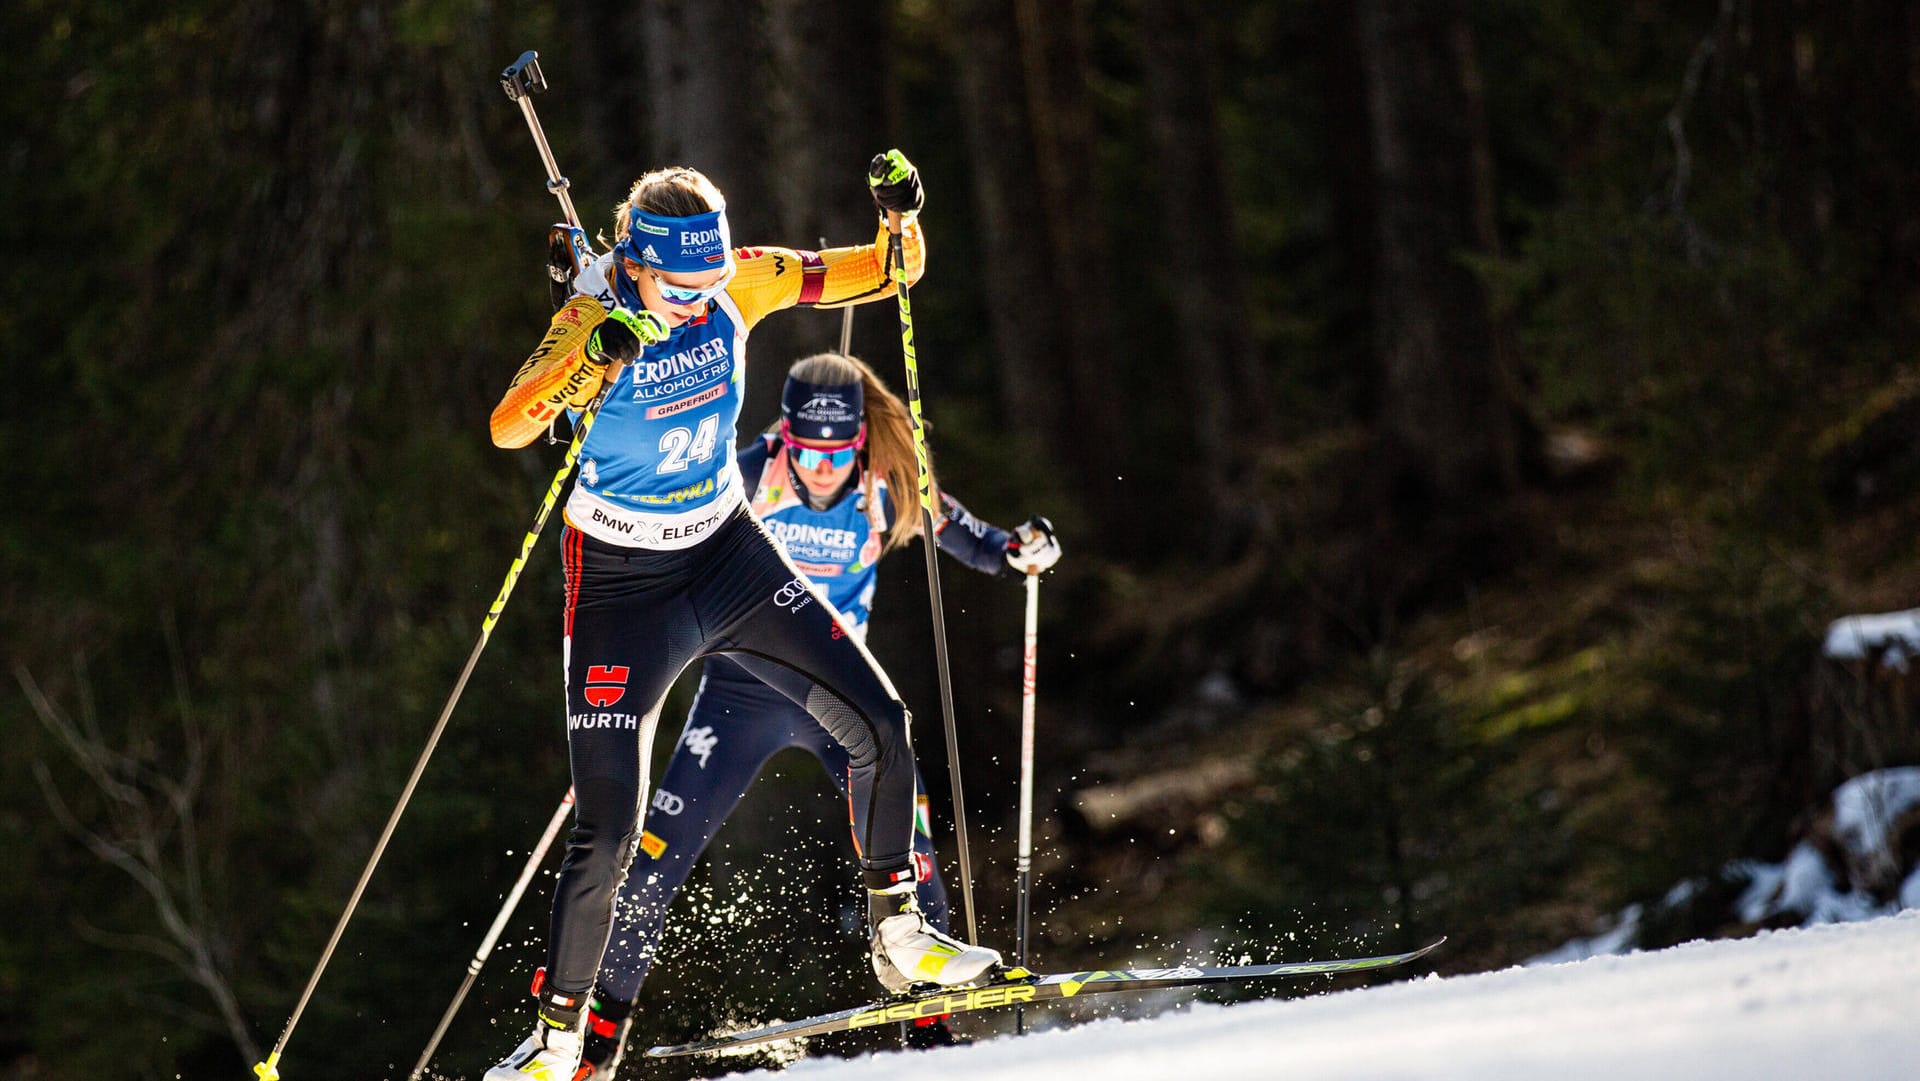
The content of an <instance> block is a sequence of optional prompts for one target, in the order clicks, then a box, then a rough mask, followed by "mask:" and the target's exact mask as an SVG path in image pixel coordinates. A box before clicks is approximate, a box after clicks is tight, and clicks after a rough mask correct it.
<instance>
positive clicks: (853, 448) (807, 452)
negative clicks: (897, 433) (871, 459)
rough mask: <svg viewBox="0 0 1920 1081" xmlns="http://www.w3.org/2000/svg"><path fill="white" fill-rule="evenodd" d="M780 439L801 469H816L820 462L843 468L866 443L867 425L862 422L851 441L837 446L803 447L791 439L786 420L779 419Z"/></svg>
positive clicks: (856, 455) (850, 462) (791, 435)
mask: <svg viewBox="0 0 1920 1081" xmlns="http://www.w3.org/2000/svg"><path fill="white" fill-rule="evenodd" d="M780 441H781V442H783V443H785V444H786V445H787V453H788V454H789V455H791V456H792V458H793V463H794V464H795V465H797V466H799V467H800V468H801V469H818V468H820V463H822V462H825V463H826V464H828V465H830V466H832V467H833V468H835V469H845V468H846V467H848V466H850V465H852V464H853V460H854V459H855V458H856V457H858V456H859V454H860V448H862V447H864V446H866V445H867V426H866V425H864V424H862V425H861V426H860V434H858V435H856V436H854V437H853V442H851V443H844V444H842V445H840V446H837V447H803V446H801V445H799V444H798V443H795V442H794V441H793V434H792V432H791V430H790V429H789V428H788V426H787V422H786V421H781V422H780Z"/></svg>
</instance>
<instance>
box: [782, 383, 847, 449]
mask: <svg viewBox="0 0 1920 1081" xmlns="http://www.w3.org/2000/svg"><path fill="white" fill-rule="evenodd" d="M865 404H866V403H865V400H864V395H863V394H862V392H861V388H860V384H858V383H837V384H833V383H807V382H803V381H802V380H799V379H795V378H794V377H792V376H788V377H787V383H786V386H784V387H782V388H781V391H780V416H781V417H782V419H784V420H785V421H786V422H787V430H788V431H789V432H791V433H793V434H794V435H795V436H798V437H799V438H801V439H819V440H827V439H852V438H853V437H854V433H855V432H858V431H859V430H860V421H861V420H862V419H863V414H864V411H865Z"/></svg>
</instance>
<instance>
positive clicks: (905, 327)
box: [868, 150, 980, 945]
mask: <svg viewBox="0 0 1920 1081" xmlns="http://www.w3.org/2000/svg"><path fill="white" fill-rule="evenodd" d="M907 169H908V165H907V163H906V157H905V155H903V154H901V153H900V152H899V151H898V150H893V151H889V152H888V153H887V154H886V155H884V156H883V157H878V158H875V159H874V162H873V167H872V168H871V169H870V170H869V176H868V179H869V180H870V181H871V182H872V183H873V184H874V185H876V186H878V185H881V184H889V183H898V182H900V181H902V180H905V179H906V178H907ZM887 232H888V234H889V239H888V241H887V245H888V253H889V258H888V262H889V263H891V264H892V267H893V281H894V295H895V296H896V297H897V298H898V299H899V301H900V351H901V352H902V353H903V354H905V358H906V365H907V412H908V413H909V414H910V415H911V417H912V419H913V457H914V462H915V464H916V465H917V466H918V467H919V472H920V527H921V528H920V539H921V540H923V541H925V542H926V543H925V546H924V547H925V548H926V553H927V593H928V595H929V598H930V599H931V601H932V603H933V652H934V663H935V666H936V667H937V668H938V669H939V673H940V712H941V716H942V717H943V719H944V720H945V721H946V726H947V774H948V776H949V778H951V780H952V781H953V835H954V839H955V840H956V842H957V843H958V846H959V850H960V852H959V855H960V900H961V903H962V905H963V906H964V907H965V909H966V913H967V942H968V944H970V945H977V944H979V942H980V928H979V925H978V923H977V922H976V921H975V920H974V913H973V870H972V868H973V861H972V859H971V858H970V857H969V856H968V854H967V804H966V798H965V796H964V795H963V794H962V792H961V786H960V736H959V733H958V726H956V725H955V724H954V720H953V676H952V674H951V673H950V672H949V671H948V669H947V621H946V616H945V614H944V612H943V609H942V605H941V602H940V563H939V560H937V559H936V558H935V557H934V551H935V547H936V541H935V539H934V529H933V524H934V507H933V469H932V467H931V465H930V464H929V463H928V461H927V429H926V424H925V422H924V421H923V420H922V419H921V414H920V362H919V360H918V359H917V358H916V357H915V356H914V352H913V305H912V303H911V301H909V299H908V297H907V261H906V250H905V246H904V245H903V243H902V242H901V239H900V214H899V212H898V211H893V210H889V211H887Z"/></svg>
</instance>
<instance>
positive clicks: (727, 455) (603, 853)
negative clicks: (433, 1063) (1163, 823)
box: [486, 151, 1000, 1081]
mask: <svg viewBox="0 0 1920 1081" xmlns="http://www.w3.org/2000/svg"><path fill="white" fill-rule="evenodd" d="M873 172H874V173H875V174H877V175H878V177H879V179H877V180H875V181H873V185H874V186H873V197H874V201H875V203H876V204H877V205H878V207H879V208H880V209H881V210H882V211H883V212H884V211H898V212H900V213H901V214H903V215H906V216H908V217H911V216H913V215H914V214H915V213H916V212H917V211H918V210H919V208H920V203H921V193H920V180H919V177H918V175H917V174H916V173H915V172H914V170H913V168H912V166H911V164H910V163H908V162H907V160H906V158H905V157H904V156H902V155H901V154H900V153H899V152H898V151H891V152H889V154H887V155H885V156H884V157H883V158H882V159H877V160H876V161H875V169H874V170H873ZM725 207H726V203H725V200H724V199H723V198H722V197H721V194H720V192H719V191H718V189H716V188H715V187H714V185H713V183H712V181H710V180H708V179H707V178H706V177H705V176H703V175H701V174H700V173H699V172H697V171H695V170H692V169H685V168H674V169H666V170H661V171H658V172H652V173H648V174H647V175H645V176H643V177H641V178H640V179H639V180H638V181H636V182H635V184H634V186H633V190H632V192H631V193H630V194H629V195H628V198H627V200H626V201H625V202H623V203H621V204H620V205H619V207H617V208H616V210H615V214H614V218H615V220H614V230H615V234H616V239H617V243H616V245H615V246H614V249H613V250H612V251H611V252H608V253H606V254H604V255H602V256H601V257H600V258H598V259H597V260H595V261H594V262H592V263H591V264H589V265H588V267H587V268H586V269H585V270H584V271H582V272H581V274H580V275H579V277H577V278H576V279H575V281H574V291H575V293H576V294H577V295H576V296H575V297H574V298H573V299H572V300H570V301H568V302H567V304H566V305H565V306H563V307H562V308H561V309H560V311H559V312H557V313H555V315H554V317H553V323H552V326H551V327H550V328H549V329H548V332H547V335H546V337H545V338H544V339H543V340H542V341H541V343H540V346H539V347H538V348H537V349H535V350H534V353H533V355H532V356H530V357H529V358H528V359H527V361H526V363H524V364H523V365H521V368H520V371H519V372H518V373H517V374H516V375H515V376H514V379H513V382H512V385H511V386H510V387H509V389H508V391H507V394H506V397H505V398H504V399H503V400H502V401H501V402H500V404H499V406H497V407H496V408H495V410H494V413H493V418H492V429H493V439H494V442H495V443H497V444H499V445H500V446H503V447H520V446H525V445H526V444H528V443H530V442H532V441H533V440H534V439H535V438H536V437H538V436H539V435H540V433H541V432H543V431H545V430H546V428H547V426H548V424H549V423H550V422H551V421H552V420H553V418H554V417H555V416H556V415H557V414H558V413H559V412H560V411H562V410H579V409H584V408H586V407H587V406H589V405H590V404H591V403H593V402H594V401H595V400H596V398H598V400H600V401H601V403H602V404H601V405H600V408H599V415H598V418H597V419H596V420H595V421H594V423H593V427H592V429H591V430H590V432H589V433H588V436H587V439H586V441H585V444H584V446H582V448H581V451H580V466H579V471H578V475H577V477H576V481H575V484H574V488H573V492H572V495H571V496H569V498H568V500H567V504H566V512H565V516H566V523H567V527H566V530H565V531H564V532H563V533H562V535H561V540H562V555H563V563H564V567H565V571H566V575H565V578H566V603H565V631H564V635H563V637H562V639H561V661H562V666H563V668H564V671H565V678H566V687H567V692H566V693H567V700H566V705H567V755H568V760H569V764H570V766H571V768H572V773H573V791H574V801H575V803H574V824H573V830H572V832H571V833H570V834H569V836H568V838H567V854H566V859H565V860H564V861H563V862H562V863H561V866H560V873H559V877H558V879H557V880H556V881H555V883H554V895H553V916H552V921H551V923H550V925H549V929H548V935H547V958H546V967H545V972H544V978H543V979H536V981H535V985H534V997H535V1004H536V1010H535V1020H534V1025H533V1034H532V1035H531V1036H529V1037H528V1038H527V1039H526V1040H525V1041H524V1042H522V1043H521V1044H520V1046H519V1047H517V1048H516V1049H514V1051H513V1052H512V1053H511V1054H509V1055H508V1056H507V1057H506V1058H505V1059H503V1060H502V1061H501V1062H500V1063H499V1064H498V1065H496V1066H494V1067H493V1068H492V1069H491V1070H489V1071H487V1074H486V1078H487V1081H530V1079H539V1081H563V1079H567V1078H571V1077H572V1076H573V1074H574V1072H575V1071H576V1070H577V1069H578V1067H579V1063H580V1054H581V1050H582V1044H583V1041H584V1035H583V1033H584V1027H585V1023H586V1009H585V1007H586V998H587V994H588V992H589V991H590V990H591V989H592V987H593V981H594V975H595V973H597V972H598V971H599V968H600V959H601V956H602V955H603V954H604V953H605V952H606V946H607V935H608V930H609V929H610V927H611V926H612V923H613V907H614V899H615V896H616V895H617V893H618V891H619V889H620V885H621V882H622V880H623V877H624V875H625V873H626V869H627V865H628V863H629V862H630V861H631V860H632V858H633V852H634V847H635V845H636V844H638V842H639V839H640V831H641V828H642V825H643V823H642V821H641V816H642V814H643V812H644V809H645V808H644V806H643V804H642V796H643V794H644V792H645V791H646V779H647V761H646V756H647V749H648V747H649V746H650V744H651V743H652V735H653V733H652V720H653V718H654V716H656V706H657V703H658V702H659V701H660V699H661V697H662V696H663V695H664V694H665V693H666V690H667V688H668V687H669V686H670V685H671V684H672V683H673V680H674V678H675V677H676V676H678V675H679V674H680V671H681V669H683V668H684V667H686V665H687V664H688V663H690V662H691V661H693V660H694V659H696V658H698V657H701V656H705V655H708V654H713V653H726V654H728V655H730V656H731V657H732V658H733V659H734V660H735V661H736V662H737V663H738V664H739V665H740V666H741V667H743V668H745V669H747V670H748V671H750V672H752V673H753V674H754V676H755V677H757V678H759V679H760V680H762V681H764V682H765V683H766V684H767V685H768V686H770V687H773V688H775V689H776V690H778V691H779V692H780V693H781V694H783V695H785V696H787V697H788V698H789V699H791V700H792V701H794V702H796V703H798V704H800V705H801V706H803V707H804V708H805V709H806V711H807V712H808V713H809V714H810V715H812V716H813V717H814V718H816V719H817V720H818V721H819V723H820V724H821V725H822V726H824V727H825V728H826V729H827V730H828V731H830V732H831V733H833V736H834V738H835V739H836V740H837V741H838V742H839V743H840V744H841V745H842V746H844V747H846V749H847V753H848V757H849V776H848V788H849V790H850V792H851V794H852V800H853V803H854V805H855V807H856V808H857V809H858V810H859V813H860V815H861V818H860V822H861V823H862V830H863V832H862V833H861V835H860V868H861V872H862V875H863V877H864V878H865V880H866V885H867V888H868V890H869V891H871V893H872V896H873V899H874V900H873V907H874V908H875V909H877V910H883V911H885V912H886V913H887V917H886V919H885V920H884V921H877V922H878V926H877V927H876V929H875V933H874V943H875V944H874V948H873V963H874V967H875V970H876V972H879V973H880V974H881V975H882V977H883V980H885V979H891V978H892V977H891V976H890V973H891V972H894V971H900V972H912V973H914V974H915V978H917V979H926V980H932V981H933V982H936V983H941V984H957V983H964V982H967V981H970V980H973V979H976V978H978V977H979V976H980V975H981V974H982V973H984V972H986V971H987V970H988V969H989V968H991V967H992V966H993V965H995V964H996V963H998V962H999V959H1000V957H999V954H997V953H996V952H994V951H993V950H990V949H986V948H984V947H978V946H970V945H967V944H966V943H963V942H958V941H955V940H954V939H952V938H949V937H947V936H946V935H944V934H941V933H940V932H939V931H937V930H936V929H935V928H933V927H931V926H930V925H928V924H927V922H926V919H925V916H924V915H923V914H922V913H921V911H920V909H919V906H918V904H917V903H916V902H915V900H914V887H915V875H914V866H913V802H914V766H913V750H912V747H911V745H910V744H909V742H908V738H907V725H908V715H907V710H906V707H905V706H903V705H902V704H901V702H900V700H899V696H898V695H896V694H895V693H894V690H893V687H892V685H891V684H890V683H889V682H888V681H887V678H886V676H885V675H884V674H883V673H882V672H881V671H880V668H879V666H878V665H876V664H875V663H874V661H873V658H872V657H870V656H869V655H868V654H867V652H866V649H865V648H864V647H863V646H862V645H861V644H860V643H859V641H858V640H857V639H855V638H854V637H852V636H851V635H850V634H849V633H848V627H847V626H846V624H844V623H843V622H842V621H841V620H840V619H839V618H838V616H837V615H836V614H835V613H834V612H833V611H832V609H831V608H829V607H828V606H827V605H826V604H824V603H820V602H817V601H816V600H815V597H814V595H813V593H812V592H811V591H810V590H809V589H808V587H807V583H806V580H805V579H804V578H802V577H801V576H800V573H799V572H798V571H797V570H795V569H794V567H793V565H792V564H791V563H789V562H788V561H787V559H786V557H785V556H784V555H783V554H782V553H781V551H780V549H779V547H778V546H777V545H776V544H775V543H774V541H773V538H772V537H771V536H769V535H768V533H767V532H766V530H765V529H764V528H763V527H762V526H761V525H760V523H759V522H758V521H756V520H755V519H754V518H753V517H752V516H751V515H750V514H748V513H747V509H746V499H745V493H743V491H742V485H741V482H740V477H739V474H738V472H737V471H736V469H735V467H734V460H733V453H732V447H733V443H734V431H735V429H734V425H735V422H736V420H737V418H738V416H739V412H740V395H741V391H742V389H743V387H744V378H745V375H746V368H745V362H746V344H747V335H748V333H749V332H750V331H751V330H752V329H753V326H754V325H755V324H756V323H758V322H759V321H760V320H761V319H762V318H764V317H765V316H766V315H768V314H769V313H771V312H774V311H777V310H779V309H781V308H788V307H793V306H794V305H816V306H818V305H831V306H839V305H845V304H853V303H861V302H864V301H869V300H875V299H878V298H881V297H884V296H888V295H890V294H891V293H892V283H891V277H890V267H889V266H888V260H889V258H890V257H891V256H890V253H889V246H888V244H887V233H886V232H885V230H884V228H883V229H882V230H881V231H880V232H879V233H878V235H877V237H876V239H875V241H874V243H872V244H868V245H863V246H859V247H850V248H837V249H830V250H826V251H820V252H811V251H796V250H793V249H790V248H739V249H736V248H734V247H733V246H732V244H731V242H730V234H729V231H728V226H727V217H726V209H725ZM903 228H904V229H905V236H904V237H903V244H902V248H903V251H904V258H905V259H906V261H907V266H906V268H905V269H906V272H907V277H908V279H909V280H913V279H915V278H917V277H918V276H919V273H920V269H921V264H922V262H923V259H924V252H925V249H924V246H923V244H922V240H921V236H920V230H919V228H918V226H917V225H916V224H912V223H911V222H909V223H908V224H906V225H905V226H903ZM603 389H604V392H605V393H604V397H603V398H601V397H599V396H600V395H601V393H602V391H603ZM642 718H646V719H647V720H646V723H642Z"/></svg>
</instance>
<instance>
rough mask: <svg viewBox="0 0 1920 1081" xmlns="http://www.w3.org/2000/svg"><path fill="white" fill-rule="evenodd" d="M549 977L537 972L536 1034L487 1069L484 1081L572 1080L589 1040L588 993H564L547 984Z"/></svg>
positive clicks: (534, 1022) (534, 1027) (544, 973)
mask: <svg viewBox="0 0 1920 1081" xmlns="http://www.w3.org/2000/svg"><path fill="white" fill-rule="evenodd" d="M546 979H547V970H546V969H544V968H543V969H540V970H538V971H536V972H535V973H534V976H533V997H534V1001H536V1002H538V1003H539V1004H540V1005H539V1008H538V1010H537V1011H536V1012H535V1014H534V1018H533V1035H531V1036H528V1037H527V1038H526V1039H525V1040H524V1041H522V1042H521V1044H520V1046H519V1047H516V1048H514V1049H513V1053H512V1054H510V1055H508V1056H507V1057H506V1058H503V1059H501V1060H500V1061H499V1062H498V1063H496V1064H495V1065H494V1067H493V1069H491V1070H488V1071H487V1074H486V1078H485V1081H573V1079H574V1074H575V1073H576V1072H578V1070H579V1069H580V1053H581V1051H582V1049H583V1047H584V1044H585V1042H586V1039H585V1034H584V1031H583V1030H584V1029H585V1027H586V1020H587V1012H586V1009H585V1006H586V1002H585V999H586V996H585V995H563V994H561V993H560V992H558V991H555V990H553V989H551V988H548V987H546V986H545V984H546Z"/></svg>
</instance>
